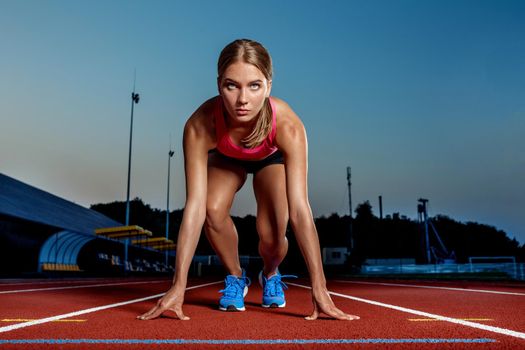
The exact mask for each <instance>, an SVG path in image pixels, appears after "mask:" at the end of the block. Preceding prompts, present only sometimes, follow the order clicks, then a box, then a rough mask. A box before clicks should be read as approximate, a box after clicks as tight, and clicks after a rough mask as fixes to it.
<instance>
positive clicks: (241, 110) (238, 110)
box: [235, 109, 250, 115]
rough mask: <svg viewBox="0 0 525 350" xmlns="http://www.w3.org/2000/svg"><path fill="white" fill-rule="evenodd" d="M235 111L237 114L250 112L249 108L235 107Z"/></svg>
mask: <svg viewBox="0 0 525 350" xmlns="http://www.w3.org/2000/svg"><path fill="white" fill-rule="evenodd" d="M235 112H236V113H237V115H247V114H248V113H250V110H249V109H236V110H235Z"/></svg>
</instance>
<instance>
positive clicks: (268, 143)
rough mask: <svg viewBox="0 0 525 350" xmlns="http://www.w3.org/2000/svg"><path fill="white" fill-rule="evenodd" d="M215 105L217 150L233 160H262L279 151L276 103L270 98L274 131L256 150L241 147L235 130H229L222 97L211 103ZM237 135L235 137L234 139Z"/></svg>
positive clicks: (214, 118)
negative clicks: (277, 144) (276, 141)
mask: <svg viewBox="0 0 525 350" xmlns="http://www.w3.org/2000/svg"><path fill="white" fill-rule="evenodd" d="M211 103H212V104H213V113H212V114H213V117H212V118H211V119H212V120H213V121H214V125H215V137H216V148H217V150H218V151H219V152H220V153H222V154H224V155H226V156H228V157H231V158H235V159H241V160H261V159H264V158H266V157H268V156H269V155H271V154H273V153H275V152H276V151H277V146H276V143H275V137H276V129H277V126H276V108H275V103H274V101H272V98H271V97H270V105H271V107H272V130H271V132H270V134H269V135H268V136H267V137H266V139H265V140H264V141H263V142H262V143H261V144H260V145H259V146H257V147H255V148H245V147H243V146H240V145H239V143H240V142H239V139H240V138H239V137H238V135H236V133H235V130H229V129H228V127H227V125H226V120H225V118H226V116H225V114H224V107H223V102H222V99H221V97H220V96H218V97H216V98H215V99H213V100H212V102H211ZM233 135H235V136H234V137H232V136H233Z"/></svg>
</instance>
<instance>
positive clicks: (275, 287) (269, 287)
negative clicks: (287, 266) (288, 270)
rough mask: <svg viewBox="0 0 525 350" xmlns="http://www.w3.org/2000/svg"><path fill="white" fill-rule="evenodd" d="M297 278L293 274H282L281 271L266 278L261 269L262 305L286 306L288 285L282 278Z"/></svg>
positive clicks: (272, 306)
mask: <svg viewBox="0 0 525 350" xmlns="http://www.w3.org/2000/svg"><path fill="white" fill-rule="evenodd" d="M287 277H288V278H297V276H293V275H281V274H280V273H279V271H277V274H275V275H273V276H272V277H270V278H266V277H264V275H263V272H262V271H261V272H260V273H259V283H260V284H261V287H263V297H262V307H271V308H277V307H285V306H286V299H285V298H284V289H288V286H287V285H286V284H284V282H283V281H281V279H282V278H287Z"/></svg>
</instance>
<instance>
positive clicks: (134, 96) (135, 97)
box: [126, 71, 140, 226]
mask: <svg viewBox="0 0 525 350" xmlns="http://www.w3.org/2000/svg"><path fill="white" fill-rule="evenodd" d="M136 79H137V72H136V71H135V78H134V79H133V92H132V93H131V126H130V128H129V157H128V190H127V197H126V226H128V225H129V184H130V177H131V145H132V143H133V106H134V104H135V103H139V100H140V97H139V94H136V93H135V81H136Z"/></svg>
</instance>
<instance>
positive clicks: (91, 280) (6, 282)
mask: <svg viewBox="0 0 525 350" xmlns="http://www.w3.org/2000/svg"><path fill="white" fill-rule="evenodd" d="M125 280H130V279H129V278H128V279H126V278H112V279H108V278H78V279H56V280H52V281H50V280H42V279H38V280H30V282H28V280H27V279H25V280H23V281H20V282H16V283H15V282H12V281H13V280H5V279H2V280H0V287H5V286H23V285H28V284H30V285H35V284H72V283H94V282H104V281H125Z"/></svg>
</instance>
